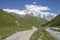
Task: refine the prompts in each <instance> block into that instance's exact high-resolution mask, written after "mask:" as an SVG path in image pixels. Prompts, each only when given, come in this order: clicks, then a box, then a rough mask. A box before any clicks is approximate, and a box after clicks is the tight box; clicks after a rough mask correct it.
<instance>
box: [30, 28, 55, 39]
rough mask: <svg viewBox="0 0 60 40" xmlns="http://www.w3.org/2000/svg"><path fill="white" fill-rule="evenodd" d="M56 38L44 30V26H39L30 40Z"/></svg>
mask: <svg viewBox="0 0 60 40" xmlns="http://www.w3.org/2000/svg"><path fill="white" fill-rule="evenodd" d="M38 39H41V40H56V39H55V38H54V37H52V36H50V35H49V33H48V32H46V31H45V30H44V28H42V27H39V28H38V30H37V31H36V32H35V33H34V34H33V35H32V36H31V39H30V40H38Z"/></svg>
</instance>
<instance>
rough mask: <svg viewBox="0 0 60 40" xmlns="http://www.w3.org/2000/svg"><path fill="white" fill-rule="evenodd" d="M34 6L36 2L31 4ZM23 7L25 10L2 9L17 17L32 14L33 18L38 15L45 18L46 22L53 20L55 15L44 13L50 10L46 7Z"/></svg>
mask: <svg viewBox="0 0 60 40" xmlns="http://www.w3.org/2000/svg"><path fill="white" fill-rule="evenodd" d="M33 3H34V4H36V2H33ZM34 4H33V5H31V4H30V5H28V4H27V5H25V10H22V11H21V10H19V9H3V10H4V11H7V12H8V13H9V12H13V13H16V14H19V15H25V14H31V13H33V14H34V16H38V15H40V16H41V17H42V18H45V19H46V20H51V19H53V18H54V17H55V16H56V15H57V14H55V13H50V12H44V11H46V10H51V9H50V8H48V7H47V6H41V5H34Z"/></svg>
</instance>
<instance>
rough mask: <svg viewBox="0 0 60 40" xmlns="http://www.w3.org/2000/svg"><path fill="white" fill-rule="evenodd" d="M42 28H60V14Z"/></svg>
mask: <svg viewBox="0 0 60 40" xmlns="http://www.w3.org/2000/svg"><path fill="white" fill-rule="evenodd" d="M42 26H52V27H53V26H57V27H60V14H59V15H58V16H56V17H55V18H54V19H53V20H51V21H49V22H47V23H46V24H44V25H42Z"/></svg>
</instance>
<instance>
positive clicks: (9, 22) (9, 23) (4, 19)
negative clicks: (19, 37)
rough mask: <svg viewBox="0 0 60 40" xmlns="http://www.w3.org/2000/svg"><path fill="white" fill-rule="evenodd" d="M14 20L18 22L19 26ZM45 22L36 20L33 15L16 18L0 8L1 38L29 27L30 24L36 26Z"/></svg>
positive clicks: (30, 26)
mask: <svg viewBox="0 0 60 40" xmlns="http://www.w3.org/2000/svg"><path fill="white" fill-rule="evenodd" d="M16 21H18V23H19V24H20V25H19V26H18V24H17V23H16ZM45 22H46V20H43V19H39V20H37V19H36V18H35V17H31V16H28V17H27V16H25V17H19V18H17V17H15V16H12V15H11V14H9V13H7V12H5V11H3V10H2V9H0V35H1V37H2V39H4V38H6V37H8V36H9V35H11V34H13V33H16V32H18V31H22V30H27V29H31V28H32V26H36V27H38V26H40V25H41V24H43V23H45Z"/></svg>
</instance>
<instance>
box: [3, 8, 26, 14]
mask: <svg viewBox="0 0 60 40" xmlns="http://www.w3.org/2000/svg"><path fill="white" fill-rule="evenodd" d="M3 10H4V11H7V12H8V13H10V12H12V13H16V14H19V15H24V14H26V13H25V12H24V10H23V11H21V10H18V9H3Z"/></svg>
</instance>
